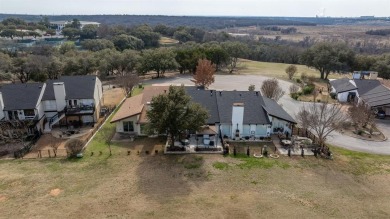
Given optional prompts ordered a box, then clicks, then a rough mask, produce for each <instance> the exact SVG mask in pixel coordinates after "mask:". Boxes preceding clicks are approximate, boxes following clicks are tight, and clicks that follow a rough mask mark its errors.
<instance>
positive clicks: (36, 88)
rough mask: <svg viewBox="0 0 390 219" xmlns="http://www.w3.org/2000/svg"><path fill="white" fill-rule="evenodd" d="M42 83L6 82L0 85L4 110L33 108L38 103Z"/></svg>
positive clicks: (42, 86) (42, 87)
mask: <svg viewBox="0 0 390 219" xmlns="http://www.w3.org/2000/svg"><path fill="white" fill-rule="evenodd" d="M42 89H44V84H43V83H25V84H6V85H2V86H1V87H0V92H1V93H2V95H3V101H4V110H5V111H9V110H24V109H35V107H36V106H37V104H38V100H39V97H40V95H41V92H42Z"/></svg>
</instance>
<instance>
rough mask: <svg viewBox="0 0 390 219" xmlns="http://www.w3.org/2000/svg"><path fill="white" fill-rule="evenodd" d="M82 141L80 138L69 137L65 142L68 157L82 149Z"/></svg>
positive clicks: (75, 154)
mask: <svg viewBox="0 0 390 219" xmlns="http://www.w3.org/2000/svg"><path fill="white" fill-rule="evenodd" d="M83 147H84V142H83V141H81V140H80V139H71V140H69V141H68V142H67V143H66V144H65V148H66V151H67V152H68V155H69V157H76V156H77V154H78V153H80V152H81V151H82V150H83Z"/></svg>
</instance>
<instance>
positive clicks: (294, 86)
mask: <svg viewBox="0 0 390 219" xmlns="http://www.w3.org/2000/svg"><path fill="white" fill-rule="evenodd" d="M298 91H299V87H298V86H297V85H295V84H292V85H291V86H290V93H292V94H295V93H297V92H298Z"/></svg>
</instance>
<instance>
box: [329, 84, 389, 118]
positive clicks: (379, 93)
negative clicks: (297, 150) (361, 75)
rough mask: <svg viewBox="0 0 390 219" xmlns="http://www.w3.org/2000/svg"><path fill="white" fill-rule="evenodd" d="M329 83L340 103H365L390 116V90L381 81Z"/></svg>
mask: <svg viewBox="0 0 390 219" xmlns="http://www.w3.org/2000/svg"><path fill="white" fill-rule="evenodd" d="M329 83H330V85H331V92H333V93H336V94H337V99H338V101H339V102H358V103H360V102H364V103H366V104H367V105H368V106H370V107H371V108H373V109H376V110H380V111H384V112H385V113H386V115H390V90H389V88H387V87H386V86H384V85H382V83H381V82H380V81H379V80H376V79H348V78H342V79H337V80H332V81H330V82H329Z"/></svg>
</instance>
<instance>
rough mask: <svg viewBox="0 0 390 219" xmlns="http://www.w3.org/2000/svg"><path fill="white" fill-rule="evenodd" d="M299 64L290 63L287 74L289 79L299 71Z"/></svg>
mask: <svg viewBox="0 0 390 219" xmlns="http://www.w3.org/2000/svg"><path fill="white" fill-rule="evenodd" d="M297 70H298V69H297V66H295V65H289V66H288V67H287V68H286V74H287V76H288V79H290V80H291V79H292V78H293V77H294V75H295V73H297Z"/></svg>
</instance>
